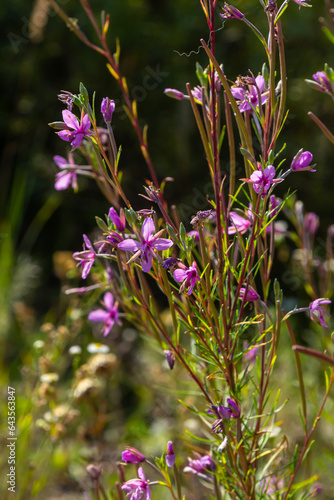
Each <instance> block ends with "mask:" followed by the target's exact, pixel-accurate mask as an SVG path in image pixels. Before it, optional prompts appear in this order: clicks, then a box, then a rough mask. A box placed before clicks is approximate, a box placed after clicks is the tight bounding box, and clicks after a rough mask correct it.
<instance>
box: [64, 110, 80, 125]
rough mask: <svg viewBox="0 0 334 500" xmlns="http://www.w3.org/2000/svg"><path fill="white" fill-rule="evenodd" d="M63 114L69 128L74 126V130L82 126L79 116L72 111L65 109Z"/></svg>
mask: <svg viewBox="0 0 334 500" xmlns="http://www.w3.org/2000/svg"><path fill="white" fill-rule="evenodd" d="M62 115H63V120H64V122H65V123H66V125H67V126H68V127H69V128H72V129H74V130H78V129H79V128H80V126H79V122H78V118H77V117H76V116H75V115H74V114H73V113H71V111H69V110H68V109H65V110H64V111H63V113H62Z"/></svg>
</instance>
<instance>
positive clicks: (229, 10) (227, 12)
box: [219, 2, 245, 19]
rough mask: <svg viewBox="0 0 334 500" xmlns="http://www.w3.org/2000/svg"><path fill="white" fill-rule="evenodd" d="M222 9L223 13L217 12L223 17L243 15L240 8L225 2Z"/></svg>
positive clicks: (235, 17) (240, 17)
mask: <svg viewBox="0 0 334 500" xmlns="http://www.w3.org/2000/svg"><path fill="white" fill-rule="evenodd" d="M222 9H223V14H219V15H220V16H221V17H222V18H223V19H243V18H244V17H245V16H244V15H243V13H242V12H240V10H238V9H237V8H236V7H233V5H229V4H228V3H226V2H225V4H224V7H222Z"/></svg>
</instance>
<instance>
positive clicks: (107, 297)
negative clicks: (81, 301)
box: [88, 292, 121, 337]
mask: <svg viewBox="0 0 334 500" xmlns="http://www.w3.org/2000/svg"><path fill="white" fill-rule="evenodd" d="M102 304H103V305H104V307H105V309H96V310H95V311H92V312H91V313H89V315H88V319H89V320H90V321H101V322H103V323H104V327H103V335H104V336H105V337H106V336H107V335H108V333H110V330H111V329H112V327H113V326H114V324H115V323H117V324H118V325H121V322H120V320H119V314H118V310H117V309H118V302H115V304H114V297H113V296H112V294H111V293H110V292H107V293H105V294H104V297H103V303H102Z"/></svg>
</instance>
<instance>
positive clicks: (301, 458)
mask: <svg viewBox="0 0 334 500" xmlns="http://www.w3.org/2000/svg"><path fill="white" fill-rule="evenodd" d="M333 382H334V368H332V369H331V376H330V380H329V383H328V387H327V390H326V392H325V395H324V397H323V400H322V403H321V406H320V408H319V411H318V413H317V415H316V417H315V419H314V421H313V425H312V428H311V430H310V432H309V434H308V436H306V435H305V440H304V446H303V449H302V451H301V453H300V456H299V459H298V462H297V463H296V466H295V468H294V471H293V474H292V475H291V478H290V482H289V484H288V487H287V489H286V491H285V495H284V497H283V498H282V500H287V499H288V497H289V496H290V495H289V493H290V490H291V487H292V485H293V483H294V480H295V478H296V476H297V473H298V471H299V469H300V467H301V465H302V463H303V461H304V457H305V454H306V452H307V451H308V449H309V446H310V444H311V439H312V436H313V434H314V432H315V430H316V427H317V425H318V422H319V420H320V417H321V414H322V410H323V408H324V406H325V403H326V401H327V398H328V396H329V393H330V390H331V388H332V385H333Z"/></svg>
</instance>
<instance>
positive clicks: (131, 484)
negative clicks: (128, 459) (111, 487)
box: [122, 467, 151, 500]
mask: <svg viewBox="0 0 334 500" xmlns="http://www.w3.org/2000/svg"><path fill="white" fill-rule="evenodd" d="M122 490H125V491H126V495H127V497H128V499H129V500H141V499H142V498H144V499H145V500H150V498H151V492H150V489H149V483H148V482H147V481H146V478H145V474H144V471H143V469H142V467H139V469H138V479H130V481H127V482H126V483H124V484H123V486H122Z"/></svg>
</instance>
